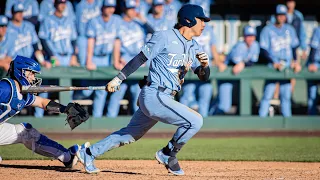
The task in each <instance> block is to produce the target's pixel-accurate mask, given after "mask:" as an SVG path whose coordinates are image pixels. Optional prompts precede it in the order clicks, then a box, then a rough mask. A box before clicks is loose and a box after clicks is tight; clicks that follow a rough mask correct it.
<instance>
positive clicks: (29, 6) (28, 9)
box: [2, 0, 39, 25]
mask: <svg viewBox="0 0 320 180" xmlns="http://www.w3.org/2000/svg"><path fill="white" fill-rule="evenodd" d="M2 2H3V1H2ZM15 4H22V5H23V7H24V9H23V19H25V20H27V21H29V22H31V23H32V24H33V25H37V23H38V15H39V4H38V2H37V0H23V1H21V0H7V2H6V10H5V15H6V16H7V17H8V18H12V16H13V14H12V11H11V9H12V6H14V5H15Z"/></svg>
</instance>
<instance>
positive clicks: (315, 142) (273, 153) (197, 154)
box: [0, 137, 320, 162]
mask: <svg viewBox="0 0 320 180" xmlns="http://www.w3.org/2000/svg"><path fill="white" fill-rule="evenodd" d="M96 141H97V140H92V141H90V142H91V143H94V142H96ZM60 142H61V143H62V144H63V145H65V146H70V145H72V144H74V143H79V144H81V143H83V142H85V141H84V140H72V141H71V140H68V141H60ZM167 142H168V139H142V140H140V141H138V142H136V143H134V144H131V145H127V146H124V147H121V148H118V149H115V150H112V151H110V152H107V153H105V154H104V155H102V156H101V157H99V159H154V153H155V152H156V151H157V150H159V149H160V148H161V147H163V146H164V145H165V144H166V143H167ZM0 156H2V158H3V159H48V158H44V157H42V156H39V155H36V154H35V155H32V152H31V151H29V150H27V149H26V148H25V147H24V146H23V145H10V146H1V147H0ZM178 158H179V159H180V160H205V161H213V160H214V161H299V162H320V138H316V137H309V138H291V137H288V138H221V139H192V140H190V141H189V142H188V144H187V145H185V147H184V148H183V149H182V150H181V152H180V153H179V155H178Z"/></svg>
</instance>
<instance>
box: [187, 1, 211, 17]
mask: <svg viewBox="0 0 320 180" xmlns="http://www.w3.org/2000/svg"><path fill="white" fill-rule="evenodd" d="M189 3H190V4H196V5H199V6H201V7H202V9H203V11H204V13H205V15H206V16H207V17H210V5H211V0H190V2H189Z"/></svg>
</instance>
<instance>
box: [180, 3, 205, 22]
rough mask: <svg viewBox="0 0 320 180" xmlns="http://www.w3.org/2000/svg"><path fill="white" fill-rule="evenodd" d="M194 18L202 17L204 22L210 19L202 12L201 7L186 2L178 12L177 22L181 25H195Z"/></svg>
mask: <svg viewBox="0 0 320 180" xmlns="http://www.w3.org/2000/svg"><path fill="white" fill-rule="evenodd" d="M196 18H199V19H203V20H204V21H205V22H208V21H210V18H209V17H207V16H206V15H205V14H204V11H203V9H202V7H201V6H198V5H195V4H186V5H184V6H182V7H181V9H180V10H179V12H178V22H179V24H181V25H182V26H187V27H192V26H194V25H196V24H197V21H196ZM188 21H189V22H188Z"/></svg>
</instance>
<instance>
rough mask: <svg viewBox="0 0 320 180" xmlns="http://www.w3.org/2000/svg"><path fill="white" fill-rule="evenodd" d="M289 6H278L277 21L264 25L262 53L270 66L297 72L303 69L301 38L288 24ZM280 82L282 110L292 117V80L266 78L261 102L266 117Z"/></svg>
mask: <svg viewBox="0 0 320 180" xmlns="http://www.w3.org/2000/svg"><path fill="white" fill-rule="evenodd" d="M286 14H287V7H286V6H285V5H282V4H280V5H278V6H277V7H276V15H275V17H276V22H275V23H272V24H269V25H268V26H266V27H264V28H263V30H262V32H261V35H260V48H261V54H262V55H263V56H264V57H265V58H267V59H268V61H269V67H273V68H274V69H275V70H278V71H283V70H284V69H286V68H290V67H291V68H292V69H293V70H294V72H295V73H298V72H300V71H301V65H300V63H299V62H297V53H296V49H297V47H298V46H299V39H298V37H297V34H296V32H295V30H294V28H293V27H292V26H291V25H289V24H286V23H285V22H286ZM277 82H279V84H280V101H281V112H282V114H283V116H284V117H290V116H291V115H292V113H291V94H292V91H291V83H290V80H266V82H265V87H264V95H263V97H262V100H261V102H260V109H259V116H260V117H266V116H267V114H268V109H269V106H270V100H271V98H272V97H273V94H274V91H275V88H276V83H277Z"/></svg>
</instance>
